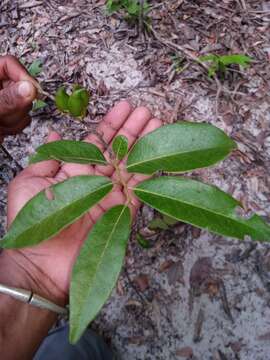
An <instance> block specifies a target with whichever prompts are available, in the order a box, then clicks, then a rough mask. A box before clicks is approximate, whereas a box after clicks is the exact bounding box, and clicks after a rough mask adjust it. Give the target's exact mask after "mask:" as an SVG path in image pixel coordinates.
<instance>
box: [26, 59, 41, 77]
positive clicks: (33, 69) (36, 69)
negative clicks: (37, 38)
mask: <svg viewBox="0 0 270 360" xmlns="http://www.w3.org/2000/svg"><path fill="white" fill-rule="evenodd" d="M42 67H43V62H42V60H40V59H36V60H34V61H33V62H32V64H31V65H30V66H29V67H28V72H29V74H30V75H31V76H33V77H36V76H38V75H39V74H40V73H41V71H42Z"/></svg>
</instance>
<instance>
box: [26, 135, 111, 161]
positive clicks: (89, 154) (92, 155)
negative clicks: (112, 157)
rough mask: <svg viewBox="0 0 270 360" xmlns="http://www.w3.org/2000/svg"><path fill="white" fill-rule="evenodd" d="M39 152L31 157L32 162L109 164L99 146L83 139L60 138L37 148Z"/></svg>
mask: <svg viewBox="0 0 270 360" xmlns="http://www.w3.org/2000/svg"><path fill="white" fill-rule="evenodd" d="M36 151H37V153H36V154H35V155H33V156H32V157H31V158H30V159H29V163H30V164H34V163H37V162H39V161H44V160H58V161H64V162H69V163H77V164H99V165H107V162H106V159H105V158H104V156H103V154H102V152H101V151H100V150H99V148H98V147H97V146H96V145H94V144H90V143H87V142H83V141H73V140H58V141H53V142H50V143H48V144H44V145H41V146H40V147H38V148H37V150H36Z"/></svg>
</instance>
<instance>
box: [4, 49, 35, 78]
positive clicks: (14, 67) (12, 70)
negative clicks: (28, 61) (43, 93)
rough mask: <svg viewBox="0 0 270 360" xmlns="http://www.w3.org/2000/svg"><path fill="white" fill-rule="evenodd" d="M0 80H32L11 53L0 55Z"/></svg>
mask: <svg viewBox="0 0 270 360" xmlns="http://www.w3.org/2000/svg"><path fill="white" fill-rule="evenodd" d="M0 80H12V81H15V82H18V81H22V80H27V81H30V82H31V81H32V80H33V78H32V77H31V76H30V75H29V73H28V71H27V70H26V69H25V67H24V66H23V65H22V64H21V63H20V62H19V61H18V60H17V59H16V58H15V56H12V55H5V56H0Z"/></svg>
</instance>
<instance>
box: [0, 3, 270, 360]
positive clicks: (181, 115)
mask: <svg viewBox="0 0 270 360" xmlns="http://www.w3.org/2000/svg"><path fill="white" fill-rule="evenodd" d="M103 4H104V1H98V2H93V3H92V2H91V1H88V2H84V1H76V3H75V2H74V3H72V2H71V1H67V2H65V4H64V2H63V3H62V2H60V1H59V2H55V1H48V2H47V3H46V5H44V4H43V2H42V1H21V2H20V1H19V2H16V1H14V2H12V4H11V2H8V1H4V2H3V4H2V5H0V11H1V12H0V51H1V53H5V52H10V53H13V54H15V55H17V56H18V57H20V58H21V59H24V61H26V63H31V61H33V60H34V59H37V58H39V59H42V61H43V62H44V69H43V72H42V74H41V75H40V80H41V82H42V85H43V87H44V88H45V89H46V90H47V91H49V92H53V91H55V89H56V88H57V87H58V86H59V84H61V83H63V82H64V83H68V84H71V83H73V82H80V83H83V84H84V85H85V86H87V87H88V88H89V89H90V90H91V92H92V103H91V105H90V108H89V117H88V119H87V121H86V122H85V123H79V122H75V121H73V120H72V119H69V118H67V117H63V116H61V115H59V114H58V113H57V112H56V111H55V109H54V107H53V105H52V104H51V102H50V101H49V102H48V103H49V106H48V107H47V108H46V109H45V110H43V111H40V112H39V113H35V114H33V121H32V123H31V125H30V126H29V127H28V128H27V129H26V130H25V131H24V133H23V134H20V135H18V136H16V137H13V138H11V137H9V138H6V140H5V143H4V146H5V147H6V148H7V149H8V151H9V152H10V153H11V155H12V156H13V158H14V159H16V161H17V162H18V163H19V164H20V165H21V166H25V165H26V164H27V157H28V155H29V154H30V153H32V152H33V151H34V149H35V147H37V146H38V145H39V144H41V143H42V142H43V141H44V139H45V137H46V134H47V132H48V129H49V128H54V129H56V130H58V131H59V132H60V133H61V134H62V135H63V136H64V137H65V138H69V139H71V138H81V137H82V136H83V135H84V134H85V131H86V130H87V131H91V128H92V127H94V126H95V125H96V121H97V120H100V119H101V118H102V116H103V115H104V114H105V112H106V111H107V110H108V109H109V107H110V106H111V105H112V104H113V103H115V102H116V101H118V100H120V99H123V98H127V99H129V100H130V101H131V102H132V103H133V104H134V105H147V106H149V107H150V109H151V110H152V112H153V114H154V115H156V116H158V117H160V118H162V119H163V120H164V122H173V121H176V120H177V119H183V120H192V121H197V122H202V121H206V122H210V123H212V124H215V125H217V126H218V127H220V128H221V129H223V130H224V131H226V133H227V134H229V135H230V136H232V137H233V138H234V139H235V140H236V141H237V143H238V146H239V151H236V152H234V153H233V154H232V156H231V157H230V158H228V159H226V160H225V161H224V162H222V163H221V164H220V165H218V166H216V167H214V168H211V169H204V170H200V171H196V172H194V173H193V174H191V175H192V176H193V177H196V178H200V179H202V180H203V181H205V182H209V183H212V184H215V185H217V186H219V187H221V188H222V189H223V190H225V191H228V192H230V193H231V194H232V195H233V196H234V197H236V198H237V199H239V200H241V201H242V202H243V204H244V207H245V209H248V210H251V211H256V212H257V213H258V214H259V215H262V216H263V217H264V218H265V219H266V220H268V221H270V202H269V199H270V196H269V189H270V181H269V165H270V128H269V124H270V102H269V85H270V83H269V76H270V75H269V74H270V71H269V69H270V42H269V33H270V31H269V30H270V29H269V24H270V22H269V21H270V17H269V14H270V2H267V1H262V2H257V1H230V0H226V1H225V0H224V1H218V2H216V1H207V2H204V1H195V0H194V1H163V2H161V1H157V2H155V3H154V4H153V6H154V10H153V11H152V12H151V16H152V26H153V27H154V28H155V30H156V31H157V32H158V33H159V34H161V35H162V37H163V38H164V39H166V41H167V45H166V41H165V44H161V43H160V41H158V40H157V39H156V38H154V37H153V36H152V35H150V34H146V35H145V37H144V36H143V34H140V33H139V34H137V33H136V29H135V28H134V27H129V26H128V25H127V24H126V22H125V21H124V20H123V18H122V16H120V15H115V16H113V17H107V16H106V14H105V9H104V6H103ZM164 14H165V15H166V16H164ZM1 24H2V25H1ZM171 40H173V41H174V42H175V43H176V44H179V45H181V46H183V47H184V48H185V49H187V50H188V51H191V52H192V54H195V55H199V54H205V53H209V52H215V51H216V52H219V53H227V52H245V53H247V54H249V55H250V56H252V57H253V58H254V59H255V62H254V64H253V65H252V66H251V68H250V69H248V70H246V71H245V72H244V73H243V74H239V73H238V72H232V73H230V74H229V75H228V78H227V79H226V81H225V85H224V86H226V89H229V90H230V91H231V92H230V94H229V93H222V94H221V95H220V97H217V90H218V89H217V87H216V84H215V83H214V82H213V81H210V80H209V79H207V74H205V73H204V71H203V70H202V69H201V68H200V67H199V66H198V65H197V64H194V62H193V61H192V60H191V59H190V58H188V57H186V56H184V55H183V53H181V52H179V51H176V49H173V48H172V46H171V45H168V42H169V41H171ZM175 54H178V56H179V57H180V59H181V60H183V63H182V64H181V70H180V71H178V70H179V69H177V68H176V63H175V61H173V60H172V57H173V56H175ZM217 103H218V109H217ZM17 171H18V169H17V167H16V164H15V162H12V161H10V160H9V159H7V158H6V157H4V156H3V155H2V157H1V195H0V206H1V210H0V215H1V226H0V232H1V234H3V233H4V231H5V212H6V209H5V207H6V189H7V183H8V181H10V179H11V178H12V177H13V176H14V175H15V173H16V172H17ZM154 216H157V215H156V214H154V213H153V212H152V211H151V210H150V209H148V208H146V207H144V208H143V209H142V211H141V213H140V216H139V217H138V221H137V224H136V227H135V231H134V234H133V235H134V236H132V238H131V240H130V244H129V248H128V252H127V257H126V264H125V268H124V270H123V273H122V275H121V277H120V279H119V282H118V285H117V288H116V290H115V291H114V293H113V294H112V296H111V298H110V300H109V301H108V303H107V304H106V306H105V307H104V308H103V310H102V312H101V314H100V315H99V316H98V318H97V319H96V321H95V322H94V323H93V324H92V325H91V326H92V327H93V328H94V329H96V330H97V331H99V332H100V333H101V334H103V335H104V336H105V338H106V340H107V341H108V342H109V343H110V345H111V346H112V347H113V349H114V351H115V352H116V354H117V358H119V359H122V360H154V359H155V360H171V359H181V358H183V359H199V360H201V359H202V360H204V359H205V360H208V359H214V360H219V359H220V360H223V359H228V360H229V359H237V360H238V359H241V360H253V359H256V360H265V359H270V308H269V305H270V293H269V291H270V277H269V273H270V252H269V250H270V248H269V245H268V244H257V243H254V242H251V241H250V240H248V239H247V240H246V241H244V242H241V243H240V242H239V241H237V240H233V239H229V238H224V237H220V236H216V235H213V234H210V233H208V232H207V231H201V230H198V229H195V228H193V227H191V226H187V225H184V224H178V225H176V226H174V227H172V228H170V229H169V230H166V231H162V232H158V231H157V232H156V233H154V234H153V235H152V238H151V241H152V243H153V247H152V248H151V249H149V250H145V249H142V248H140V247H139V245H138V244H137V242H136V240H135V233H136V231H143V232H144V233H147V224H148V223H149V221H150V220H151V219H152V218H153V217H154Z"/></svg>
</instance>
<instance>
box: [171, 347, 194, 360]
mask: <svg viewBox="0 0 270 360" xmlns="http://www.w3.org/2000/svg"><path fill="white" fill-rule="evenodd" d="M175 354H176V356H178V357H182V358H186V359H191V358H192V356H193V350H192V348H191V347H189V346H185V347H182V348H181V349H178V350H176V353H175Z"/></svg>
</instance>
